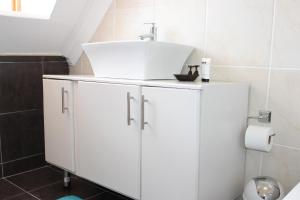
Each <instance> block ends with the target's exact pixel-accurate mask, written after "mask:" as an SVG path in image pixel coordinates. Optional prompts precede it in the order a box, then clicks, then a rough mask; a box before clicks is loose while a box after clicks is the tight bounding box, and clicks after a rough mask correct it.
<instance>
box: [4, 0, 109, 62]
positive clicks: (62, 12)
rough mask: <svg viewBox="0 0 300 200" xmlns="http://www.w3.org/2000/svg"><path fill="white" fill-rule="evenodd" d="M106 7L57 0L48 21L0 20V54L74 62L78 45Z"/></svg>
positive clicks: (103, 0)
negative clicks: (47, 56)
mask: <svg viewBox="0 0 300 200" xmlns="http://www.w3.org/2000/svg"><path fill="white" fill-rule="evenodd" d="M110 4H111V0H57V4H56V5H55V8H54V10H53V13H52V16H51V19H49V20H43V19H30V18H19V17H7V16H0V54H14V55H15V54H46V55H51V54H54V55H64V56H66V57H68V58H69V59H70V61H71V62H76V61H77V59H78V58H79V57H80V54H81V53H82V52H81V50H82V49H81V46H80V44H81V43H82V42H87V41H88V40H89V39H90V38H91V36H92V35H93V33H94V32H95V29H96V27H97V26H98V25H99V24H100V22H101V20H102V17H103V15H104V14H105V12H106V10H107V8H108V7H109V5H110ZM91 7H92V8H94V9H91ZM95 8H97V9H95ZM87 21H88V24H86V22H87ZM70 40H71V41H72V42H70ZM78 52H79V53H78Z"/></svg>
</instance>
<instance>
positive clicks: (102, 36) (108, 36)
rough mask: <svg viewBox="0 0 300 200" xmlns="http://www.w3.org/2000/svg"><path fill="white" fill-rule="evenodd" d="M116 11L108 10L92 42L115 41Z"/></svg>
mask: <svg viewBox="0 0 300 200" xmlns="http://www.w3.org/2000/svg"><path fill="white" fill-rule="evenodd" d="M114 30H115V13H114V12H108V13H106V15H105V16H104V18H103V20H102V22H101V24H100V25H99V27H98V28H97V31H96V33H95V34H94V36H93V38H92V40H91V42H102V41H113V40H114V38H115V31H114Z"/></svg>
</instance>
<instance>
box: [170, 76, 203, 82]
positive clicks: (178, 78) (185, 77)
mask: <svg viewBox="0 0 300 200" xmlns="http://www.w3.org/2000/svg"><path fill="white" fill-rule="evenodd" d="M174 76H175V77H176V79H177V80H179V81H194V80H196V78H197V77H198V76H199V75H198V74H196V75H188V74H174Z"/></svg>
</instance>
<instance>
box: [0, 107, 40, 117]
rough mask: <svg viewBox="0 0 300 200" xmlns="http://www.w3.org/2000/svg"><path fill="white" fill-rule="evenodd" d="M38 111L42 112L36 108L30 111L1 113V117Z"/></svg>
mask: <svg viewBox="0 0 300 200" xmlns="http://www.w3.org/2000/svg"><path fill="white" fill-rule="evenodd" d="M38 110H41V109H38V108H35V109H29V110H20V111H15V112H6V113H0V116H2V115H12V114H18V113H22V112H33V111H38Z"/></svg>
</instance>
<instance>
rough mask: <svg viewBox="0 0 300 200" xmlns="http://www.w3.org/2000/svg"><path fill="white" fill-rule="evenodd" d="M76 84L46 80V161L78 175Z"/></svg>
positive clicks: (44, 81) (44, 85)
mask: <svg viewBox="0 0 300 200" xmlns="http://www.w3.org/2000/svg"><path fill="white" fill-rule="evenodd" d="M72 84H73V83H72V82H71V81H64V80H50V79H44V80H43V87H44V124H45V151H46V152H45V154H46V161H47V162H49V163H51V164H53V165H56V166H58V167H62V168H64V169H66V170H69V171H72V172H74V171H75V163H74V131H73V86H72Z"/></svg>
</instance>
